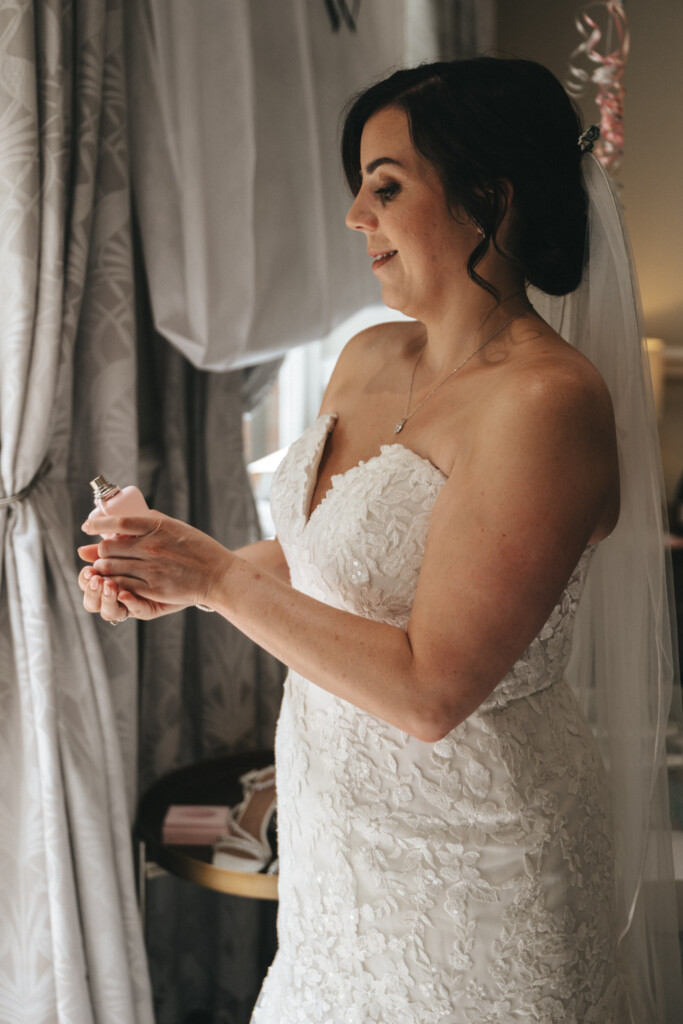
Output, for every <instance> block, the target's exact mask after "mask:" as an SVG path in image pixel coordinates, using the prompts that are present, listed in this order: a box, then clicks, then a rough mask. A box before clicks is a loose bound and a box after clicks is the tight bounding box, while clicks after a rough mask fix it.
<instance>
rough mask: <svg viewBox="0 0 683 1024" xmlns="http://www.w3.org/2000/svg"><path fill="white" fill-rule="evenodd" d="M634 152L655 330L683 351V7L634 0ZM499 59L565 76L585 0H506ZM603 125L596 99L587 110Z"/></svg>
mask: <svg viewBox="0 0 683 1024" xmlns="http://www.w3.org/2000/svg"><path fill="white" fill-rule="evenodd" d="M625 8H626V13H627V16H628V20H629V25H630V30H631V52H630V55H629V59H628V64H627V68H626V78H625V82H626V105H625V118H624V121H625V135H626V143H625V156H624V161H623V164H622V167H621V170H620V172H619V175H618V177H619V180H620V181H621V182H622V185H623V190H622V200H623V202H624V206H625V208H626V216H627V220H628V224H629V229H630V232H631V238H632V242H633V248H634V252H635V258H636V264H637V268H638V275H639V278H640V285H641V290H642V295H643V308H644V312H645V326H646V330H647V333H648V334H649V335H651V336H654V337H661V338H663V339H664V340H665V342H666V344H667V346H681V347H682V348H681V351H682V352H683V286H682V285H683V282H682V277H683V194H682V193H683V188H682V178H683V113H682V112H681V109H682V101H683V2H681V0H627V2H626V4H625ZM497 9H498V51H497V52H498V53H499V54H501V55H510V56H516V57H528V58H530V59H532V60H538V61H540V62H541V63H542V64H545V65H546V66H547V67H549V68H550V69H551V71H553V72H554V73H555V74H556V75H557V76H558V78H560V79H561V80H564V79H565V78H566V73H567V66H568V63H569V56H570V54H571V51H572V50H573V49H574V47H575V46H576V45H577V44H578V42H579V35H578V33H577V31H576V28H575V25H574V19H575V17H576V14H577V12H578V11H579V10H580V9H581V4H580V3H578V2H576V0H498V8H497ZM581 106H582V109H583V111H584V117H585V121H586V123H587V124H588V123H591V122H593V121H597V120H598V119H599V118H598V114H597V108H596V107H595V104H594V103H593V102H592V100H585V101H583V102H582V104H581ZM660 433H661V439H662V456H663V461H664V472H665V478H666V482H667V492H668V495H669V498H671V495H672V491H673V488H674V486H675V483H676V481H677V479H678V478H679V476H681V474H682V473H683V379H678V378H676V377H673V376H672V377H670V378H669V379H668V380H667V385H666V389H665V396H664V409H663V415H662V422H661V431H660Z"/></svg>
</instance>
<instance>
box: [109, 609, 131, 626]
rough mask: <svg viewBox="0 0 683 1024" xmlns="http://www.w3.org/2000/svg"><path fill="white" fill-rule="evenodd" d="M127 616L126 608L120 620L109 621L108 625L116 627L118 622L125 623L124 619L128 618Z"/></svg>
mask: <svg viewBox="0 0 683 1024" xmlns="http://www.w3.org/2000/svg"><path fill="white" fill-rule="evenodd" d="M129 614H130V612H129V611H128V609H127V608H126V614H125V615H124V616H123V618H122V619H109V625H110V626H118V624H119V623H120V622H125V621H126V619H127V618H128V616H129Z"/></svg>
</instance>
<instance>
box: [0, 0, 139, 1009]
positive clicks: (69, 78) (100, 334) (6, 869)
mask: <svg viewBox="0 0 683 1024" xmlns="http://www.w3.org/2000/svg"><path fill="white" fill-rule="evenodd" d="M2 24H3V30H2V35H1V36H0V55H1V59H0V98H1V99H0V124H1V126H2V135H3V145H2V147H0V226H1V230H0V254H1V259H2V266H3V273H2V275H0V308H2V310H3V317H2V322H1V324H0V333H1V337H2V360H1V361H0V437H1V448H0V487H1V494H0V498H1V499H2V502H0V504H1V505H2V507H0V538H1V540H2V556H1V557H2V576H1V591H0V709H1V712H2V713H1V714H0V779H2V784H1V786H0V837H2V838H1V840H0V919H1V920H2V928H1V929H0V1019H1V1020H2V1021H3V1024H56V1022H57V1024H61V1022H64V1024H66V1022H67V1021H68V1022H69V1024H119V1022H120V1024H149V1022H151V1020H152V1011H151V998H150V990H149V982H148V978H147V969H146V960H145V953H144V947H143V944H142V938H141V933H140V927H139V921H138V915H137V907H136V902H135V895H134V882H133V869H132V856H131V846H130V831H129V822H130V802H129V800H127V798H126V779H125V775H124V769H123V764H122V759H121V749H120V741H119V735H118V733H117V714H116V710H115V709H116V706H117V696H118V695H117V694H116V693H115V692H112V690H111V689H110V677H109V673H108V666H107V661H106V659H105V657H104V655H103V652H102V647H101V644H100V642H99V640H98V637H97V633H96V629H95V625H94V623H93V622H92V620H91V619H90V618H89V616H87V615H86V614H85V613H84V612H83V610H82V607H81V596H80V592H79V590H78V588H77V586H76V580H75V576H76V566H75V558H74V550H73V537H74V522H73V516H72V512H71V510H72V499H73V504H75V506H76V509H77V511H78V512H79V514H80V509H81V508H84V507H86V505H87V500H88V499H87V491H88V487H87V477H86V479H85V481H83V480H82V479H79V480H78V483H77V484H76V483H75V482H74V487H73V488H72V486H71V482H70V478H69V473H70V469H75V468H76V466H77V464H78V463H74V462H73V461H72V459H71V456H72V450H71V441H72V436H73V429H74V426H73V424H74V412H75V410H74V404H73V399H74V372H75V364H74V358H75V353H76V351H78V350H79V349H81V350H88V349H90V348H99V347H100V346H102V352H101V358H102V360H103V361H106V362H107V363H108V366H109V372H108V375H107V376H108V380H109V382H110V383H111V385H112V386H113V387H114V388H115V384H114V382H116V381H120V380H121V379H122V378H125V379H126V380H127V381H128V386H129V388H130V382H131V378H130V369H131V367H132V364H131V362H130V353H131V352H132V351H133V342H134V339H133V336H132V334H131V328H132V308H133V293H132V278H131V271H130V259H129V256H130V231H129V212H128V211H129V190H128V171H127V150H126V139H125V118H124V103H123V102H122V97H123V88H124V85H123V83H124V78H123V65H122V56H123V54H122V25H121V3H120V0H82V2H66V0H64V2H60V0H35V2H26V0H24V2H19V0H18V2H15V3H13V4H12V5H6V6H5V8H4V9H3V23H2ZM126 265H127V270H126ZM86 295H87V297H88V298H87V301H86V300H85V298H84V297H85V296H86ZM117 339H118V340H119V342H120V345H119V346H118V348H117ZM84 383H85V382H84V380H83V379H82V377H79V378H78V379H77V381H76V392H77V393H80V394H82V387H83V385H84ZM129 396H130V390H129ZM108 404H109V403H108V402H107V401H104V402H103V403H102V407H101V409H100V412H101V413H102V414H103V415H104V414H106V409H107V407H108ZM127 404H128V406H130V405H131V401H130V397H129V400H128V403H127ZM76 419H78V411H77V410H76ZM130 430H131V427H130V426H126V428H125V430H123V431H122V432H121V433H122V434H125V435H127V436H129V435H130ZM132 432H133V434H134V433H135V417H134V415H133V417H132ZM113 443H114V442H113V439H112V440H111V444H113ZM88 448H89V445H88V441H87V439H83V440H82V441H81V451H82V452H83V453H85V452H87V450H88ZM132 643H134V638H133V637H132V636H131V637H129V638H127V640H124V639H123V638H122V639H121V644H122V649H123V647H125V646H126V645H128V646H129V647H130V645H131V644H132ZM120 661H121V659H120V658H119V662H120ZM124 661H125V658H124ZM134 678H135V677H134V676H133V679H134ZM114 680H115V677H112V682H113V681H114ZM128 685H130V684H128ZM114 691H115V686H114ZM129 699H130V696H129V694H128V695H127V696H126V703H127V702H128V701H129ZM131 731H132V730H131ZM130 778H132V777H131V776H130V775H129V779H130Z"/></svg>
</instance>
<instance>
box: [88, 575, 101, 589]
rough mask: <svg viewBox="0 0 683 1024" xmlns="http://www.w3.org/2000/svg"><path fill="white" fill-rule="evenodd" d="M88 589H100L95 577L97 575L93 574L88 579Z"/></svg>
mask: <svg viewBox="0 0 683 1024" xmlns="http://www.w3.org/2000/svg"><path fill="white" fill-rule="evenodd" d="M90 589H91V590H99V589H100V581H99V579H98V578H97V576H94V577H93V578H92V579H91V580H90Z"/></svg>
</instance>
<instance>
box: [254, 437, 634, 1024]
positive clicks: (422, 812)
mask: <svg viewBox="0 0 683 1024" xmlns="http://www.w3.org/2000/svg"><path fill="white" fill-rule="evenodd" d="M334 419H335V418H334V417H321V418H320V419H319V420H318V421H317V422H316V423H315V424H314V426H313V427H312V428H311V429H310V430H309V431H308V432H307V433H306V434H305V435H304V436H303V438H301V439H300V440H299V441H298V442H297V443H296V444H295V445H294V446H292V449H290V452H289V453H288V456H287V458H286V459H285V460H284V462H283V464H282V466H281V468H280V470H279V472H278V474H277V477H276V479H275V481H274V484H273V490H272V495H271V500H272V502H273V506H274V518H275V522H276V526H277V530H278V536H279V539H280V542H281V544H282V546H283V549H284V551H285V554H286V556H287V560H288V562H289V565H290V569H291V572H292V580H293V583H294V585H295V586H296V587H298V588H299V589H301V590H304V591H306V592H307V593H309V594H311V595H312V596H314V597H316V598H318V599H319V600H322V601H326V602H327V603H329V604H334V605H335V606H337V607H340V608H346V609H348V610H350V611H354V612H356V613H357V614H361V615H365V616H367V617H370V618H374V619H378V620H381V621H385V622H391V623H393V624H395V625H400V626H405V624H406V623H407V621H408V617H409V615H410V607H411V604H412V600H413V595H414V592H415V587H416V585H417V576H418V574H419V569H420V564H421V560H422V553H423V551H424V544H425V541H426V536H427V530H428V527H429V516H430V513H431V509H432V508H433V505H434V502H435V501H436V499H437V497H438V495H439V493H440V490H441V488H442V486H443V483H444V480H445V478H444V476H443V474H442V473H441V472H440V471H439V470H438V469H436V467H434V466H433V465H431V463H429V462H427V461H426V460H424V459H422V458H421V457H420V456H418V455H416V454H415V453H414V452H412V451H411V450H410V449H408V448H405V447H404V446H402V445H387V446H385V447H384V448H382V449H381V452H380V453H379V455H377V456H376V457H375V458H374V459H370V460H368V461H367V462H365V463H361V464H360V465H358V466H356V467H354V468H353V469H351V470H349V471H348V472H347V473H345V474H343V475H342V476H339V477H335V478H333V481H332V487H331V489H330V491H329V492H328V494H327V495H326V497H325V499H324V500H323V502H322V503H321V504H320V505H319V506H318V507H317V508H316V510H315V511H314V512H313V515H312V516H311V517H310V519H309V520H308V522H307V521H306V515H307V512H308V508H309V505H310V498H311V494H312V491H313V488H314V485H315V479H316V473H317V466H318V464H319V461H320V458H321V455H322V450H323V447H324V444H325V439H326V437H327V433H328V432H329V430H330V429H332V428H333V425H334ZM590 553H591V552H590V549H589V551H588V552H587V553H586V554H585V555H584V556H583V558H582V559H581V561H580V562H579V565H578V566H577V568H576V570H575V572H574V574H573V576H572V579H571V580H570V582H569V584H568V586H567V589H566V591H565V593H564V594H563V596H562V599H561V601H560V602H559V604H558V605H557V607H556V608H555V609H554V610H553V612H552V614H551V616H550V618H549V619H548V622H547V623H546V625H545V626H544V628H543V630H542V631H541V633H540V634H539V636H538V637H537V638H536V639H535V640H534V641H533V643H532V644H530V646H529V648H528V649H527V651H526V652H525V654H524V656H523V657H522V658H521V659H520V660H519V661H518V662H517V664H516V665H515V666H514V667H513V669H512V670H511V672H510V673H508V675H507V676H506V678H505V679H504V680H503V681H502V682H501V683H500V684H499V686H498V687H497V688H496V690H495V691H494V693H493V694H492V695H491V697H489V699H488V700H487V701H486V702H485V703H484V704H482V705H481V706H480V708H479V709H478V710H477V711H476V712H475V713H474V714H473V715H471V716H470V717H469V718H468V719H467V721H465V722H463V723H462V724H461V725H460V726H458V727H457V728H456V729H454V730H453V731H452V732H451V733H449V735H448V736H446V737H445V738H444V739H443V740H440V741H439V742H438V743H434V744H428V743H422V742H421V741H419V740H417V739H415V738H413V737H411V736H408V735H407V734H405V733H402V732H400V731H399V730H397V729H395V728H394V727H393V726H391V725H389V724H387V723H386V722H383V721H381V720H380V719H378V718H375V717H374V716H372V715H368V714H367V713H365V712H363V711H361V710H359V709H358V708H356V707H354V706H353V705H351V704H349V703H347V702H346V701H343V700H341V699H339V698H337V697H334V696H332V695H331V694H329V693H327V692H325V691H324V690H322V689H320V688H319V687H317V686H315V685H313V684H312V683H310V682H308V681H307V680H305V679H303V678H302V677H300V676H298V675H296V674H295V673H290V675H289V678H288V681H287V684H286V687H285V698H284V701H283V706H282V711H281V715H280V721H279V724H278V732H277V744H276V760H277V770H278V802H279V807H278V814H279V829H280V835H279V853H280V912H279V919H278V933H279V950H278V955H277V957H276V959H275V962H274V964H273V966H272V968H271V970H270V972H269V975H268V978H267V980H266V983H265V985H264V989H263V992H262V994H261V997H260V999H259V1003H258V1005H257V1008H256V1010H255V1011H254V1017H253V1022H254V1024H309V1022H314V1021H315V1022H321V1024H332V1022H334V1024H336V1022H346V1024H350V1022H358V1024H366V1022H370V1021H373V1022H377V1024H380V1022H386V1024H389V1022H391V1024H436V1022H440V1024H456V1022H457V1024H475V1022H476V1024H484V1022H487V1024H488V1022H490V1024H513V1022H515V1024H519V1022H520V1021H524V1022H527V1021H529V1022H536V1024H560V1022H562V1024H610V1022H612V1024H620V1022H621V1021H622V1020H623V1019H625V1018H622V1016H621V1012H622V1011H621V1009H620V999H621V995H620V993H621V992H622V989H623V986H622V983H621V979H620V977H619V974H618V970H617V966H616V962H617V961H616V953H615V937H614V922H613V909H612V891H613V884H614V883H613V877H612V849H611V838H610V833H609V826H608V816H607V811H606V804H605V799H604V772H603V767H602V763H601V761H600V757H599V755H598V752H597V749H596V747H595V743H594V741H593V737H592V735H591V733H590V730H589V728H588V727H587V725H586V724H585V721H584V719H583V718H582V716H581V713H580V711H579V709H578V707H577V705H576V702H575V700H574V697H573V694H572V693H571V690H570V689H569V687H568V686H567V684H566V683H565V682H564V680H563V677H562V673H563V670H564V665H565V663H566V660H567V657H568V653H569V646H570V642H571V629H572V624H573V619H574V614H575V610H576V606H577V603H578V600H579V596H580V592H581V588H582V585H583V581H584V578H585V574H586V571H587V569H588V564H589V562H590Z"/></svg>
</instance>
